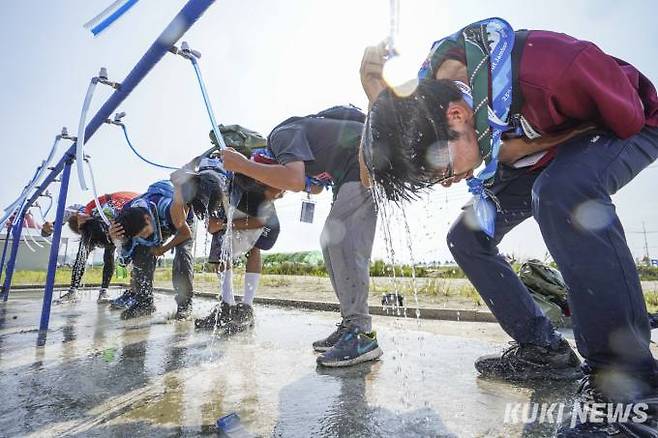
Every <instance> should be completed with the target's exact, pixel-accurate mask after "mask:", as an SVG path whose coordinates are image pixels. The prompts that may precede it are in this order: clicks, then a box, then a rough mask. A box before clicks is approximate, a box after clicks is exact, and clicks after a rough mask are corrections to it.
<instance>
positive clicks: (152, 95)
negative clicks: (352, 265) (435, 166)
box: [0, 0, 658, 261]
mask: <svg viewBox="0 0 658 438" xmlns="http://www.w3.org/2000/svg"><path fill="white" fill-rule="evenodd" d="M110 3H111V0H58V1H57V2H44V1H41V0H22V1H20V2H16V1H14V2H10V1H7V0H5V1H4V2H3V5H2V14H0V40H2V41H4V43H5V45H4V56H2V57H1V58H0V98H1V101H2V105H0V132H1V133H2V134H1V136H2V137H1V139H0V151H2V160H1V161H0V169H1V172H2V173H1V174H2V176H3V183H2V184H0V205H2V206H6V205H7V204H9V203H10V202H11V201H13V199H14V198H15V197H16V196H17V195H18V193H19V191H20V189H21V188H22V187H23V185H24V184H25V183H26V182H27V180H28V179H29V178H30V176H31V175H32V173H33V172H34V169H35V168H36V166H37V165H38V164H39V163H40V162H41V160H43V159H44V158H45V156H46V155H47V153H48V152H49V150H50V146H51V144H52V141H53V137H54V136H55V135H56V134H57V133H58V132H59V130H60V129H61V127H62V126H67V127H68V129H69V131H70V132H72V133H75V131H76V130H77V123H78V119H79V117H80V110H81V107H82V102H83V99H84V95H85V92H86V89H87V85H88V83H89V79H90V78H91V77H92V76H93V75H95V74H96V73H97V72H98V70H99V68H100V67H102V66H103V67H107V69H108V72H109V75H110V79H112V80H115V81H119V82H120V81H121V80H122V79H123V77H125V75H126V74H127V73H128V71H130V69H131V68H132V66H133V65H134V64H135V63H136V62H137V60H138V59H139V58H140V57H141V56H142V54H143V53H144V52H145V50H146V49H147V48H148V46H149V45H150V44H151V43H152V42H153V41H154V40H155V38H156V37H157V36H158V35H159V33H160V32H161V31H162V29H164V27H165V26H166V25H167V24H168V23H169V21H170V20H171V19H172V18H173V16H174V15H175V14H176V13H177V12H178V11H179V10H180V8H181V7H182V6H183V5H184V4H185V1H184V0H157V1H156V0H141V1H140V2H139V3H138V4H137V5H136V6H135V7H134V8H133V9H132V10H131V11H130V12H129V13H128V14H126V15H125V16H124V17H123V18H122V19H121V20H120V21H119V22H117V23H115V25H114V26H113V27H111V28H110V29H108V30H107V31H106V32H104V33H103V34H101V35H100V36H99V37H96V38H94V37H92V35H91V33H90V32H89V31H87V30H86V29H84V28H83V27H82V25H83V23H85V22H86V21H87V20H89V19H90V18H92V17H93V16H95V15H96V14H97V13H99V12H100V11H101V10H103V9H104V8H105V7H106V6H107V5H109V4H110ZM653 11H655V5H654V2H653V1H651V0H646V1H641V0H629V1H626V2H613V1H609V0H580V1H579V0H576V1H573V0H571V1H564V0H558V1H551V2H546V1H530V0H528V1H518V0H517V1H507V0H499V1H496V2H485V1H482V0H479V1H477V0H463V1H459V2H452V3H450V2H447V1H443V0H431V1H430V0H400V17H399V23H400V24H399V35H398V40H397V41H398V47H399V51H400V53H401V55H400V57H399V58H398V59H397V60H396V63H397V66H396V68H395V69H393V68H391V70H390V71H391V72H394V73H395V74H394V73H391V76H395V77H400V78H406V77H413V76H414V74H415V72H416V70H417V68H418V66H419V65H420V63H421V62H422V60H423V59H424V57H425V55H426V53H427V51H428V50H429V47H430V46H431V43H432V42H433V41H434V40H436V39H439V38H441V37H443V36H445V35H448V34H451V33H453V32H455V31H456V30H458V29H459V28H461V27H463V26H464V25H466V24H468V23H471V22H474V21H477V20H480V19H482V18H486V17H491V16H501V17H503V18H505V19H506V20H507V21H509V22H510V24H511V25H512V26H513V27H514V28H515V29H522V28H527V29H546V30H553V31H559V32H564V33H567V34H570V35H572V36H574V37H577V38H581V39H585V40H590V41H593V42H595V43H596V44H597V45H599V47H601V48H602V49H603V50H604V51H606V52H608V53H610V54H612V55H614V56H616V57H619V58H622V59H625V60H626V61H628V62H631V63H632V64H634V65H635V66H636V67H638V68H639V69H640V70H641V71H642V72H643V73H644V74H645V75H646V76H648V77H649V78H650V79H652V80H653V81H658V57H656V44H657V43H656V42H657V41H658V27H656V26H655V23H654V19H653V17H654V15H655V14H654V13H653ZM388 27H389V2H388V1H386V0H333V1H319V0H218V1H217V2H216V3H215V4H214V5H213V6H211V8H210V9H209V10H208V11H207V12H206V14H205V15H204V16H203V17H202V18H201V19H200V20H199V21H198V23H197V24H196V25H195V26H194V27H193V28H192V29H191V30H190V31H189V32H188V33H187V34H186V35H185V37H184V38H183V40H185V41H188V42H189V43H190V46H191V47H193V48H195V49H197V50H199V51H200V52H201V53H202V55H203V56H202V58H201V61H200V65H201V68H202V71H203V75H204V77H205V79H206V83H207V87H208V92H209V95H210V98H211V100H212V102H213V106H214V110H215V113H216V116H217V119H218V122H219V123H224V124H232V123H239V124H241V125H243V126H246V127H248V128H250V129H254V130H257V131H259V132H261V133H263V134H264V135H266V134H267V133H268V132H269V131H270V129H271V128H272V127H274V126H275V125H276V124H277V123H278V122H280V121H282V120H283V119H285V118H287V117H289V116H293V115H304V114H309V113H313V112H317V111H319V110H322V109H324V108H326V107H329V106H332V105H336V104H345V103H353V104H355V105H357V106H360V107H361V108H364V107H366V98H365V95H364V94H363V91H362V89H361V84H360V80H359V75H358V70H359V65H360V61H361V56H362V54H363V50H364V48H365V47H366V46H368V45H373V44H376V43H378V42H379V41H381V40H382V39H384V38H385V37H386V36H387V35H388V32H389V30H388ZM110 93H111V90H110V89H109V88H107V87H100V88H99V89H98V91H97V92H96V95H95V97H94V101H93V103H92V107H91V111H90V113H89V114H90V118H91V115H93V114H94V113H95V111H96V109H97V108H99V107H100V106H101V105H102V103H103V102H104V101H105V100H106V99H107V97H108V96H109V95H110ZM119 110H120V111H125V112H127V114H128V115H127V116H126V118H125V122H126V124H127V127H128V130H129V132H130V135H131V137H132V141H133V143H134V144H135V146H136V147H137V148H138V150H140V152H141V153H142V154H143V155H145V156H146V157H148V158H150V159H152V160H155V161H157V162H160V163H163V164H169V165H181V164H182V163H184V162H186V161H188V160H189V159H190V158H192V157H193V156H195V155H196V154H198V153H199V152H201V151H203V150H205V149H206V148H207V147H209V143H208V131H209V129H210V124H209V122H208V119H207V115H206V113H205V109H204V107H203V101H202V99H201V95H200V92H199V89H198V85H197V83H196V80H195V78H194V73H193V70H192V67H191V65H190V64H189V62H187V61H185V60H183V59H182V58H180V57H176V56H173V55H167V56H165V58H164V59H163V60H162V61H161V62H160V63H159V64H158V65H157V66H156V67H155V68H154V69H153V71H152V72H151V73H150V74H149V75H148V77H147V78H146V79H145V80H144V81H143V82H142V83H141V84H140V85H139V86H138V87H137V88H136V89H135V90H134V92H133V93H132V94H131V95H130V96H129V97H128V99H127V100H126V101H125V102H124V103H123V105H122V106H121V107H120V108H119ZM62 149H63V148H62ZM60 153H61V152H60ZM86 153H88V154H89V155H91V157H92V158H91V162H92V165H93V168H94V175H95V178H96V184H97V186H98V188H99V192H101V193H107V192H113V191H119V190H133V191H136V192H143V191H144V190H145V189H146V187H147V186H148V185H149V184H150V183H151V182H154V181H157V180H159V179H164V178H167V176H168V175H167V173H166V171H162V170H160V169H157V168H154V167H151V166H149V165H147V164H146V163H143V162H142V161H140V160H139V159H138V158H137V157H136V156H135V155H133V154H132V152H130V150H129V149H128V146H127V145H126V144H125V142H124V140H123V137H122V135H121V131H120V129H119V128H117V127H112V126H103V127H101V129H100V130H99V131H98V132H97V134H96V135H95V136H94V137H93V138H92V139H91V140H90V141H89V143H88V144H87V145H86ZM656 183H658V166H657V167H655V168H648V169H646V170H645V171H644V172H643V173H641V174H640V175H639V176H638V177H637V178H635V180H634V181H632V182H631V183H629V184H628V185H627V186H626V187H625V188H624V189H622V190H621V191H620V192H619V193H618V194H616V195H615V196H614V198H613V199H614V201H615V203H616V205H617V212H618V214H619V216H620V217H621V220H622V223H623V224H624V226H625V228H626V230H627V237H628V241H629V246H630V248H631V250H632V252H633V254H634V255H635V256H636V257H640V256H642V255H643V254H644V237H643V234H641V233H639V231H641V230H642V227H643V224H645V226H646V230H647V231H649V233H648V234H647V238H648V246H649V251H650V253H652V254H655V256H656V258H658V209H657V208H656V204H655V201H654V200H655V197H654V196H652V195H651V192H652V188H653V187H655V186H656ZM58 189H59V187H58V185H53V186H52V189H51V190H53V191H54V192H55V193H56V192H57V190H58ZM91 197H92V194H91V192H82V191H81V190H80V186H79V184H78V181H77V177H76V176H75V172H74V173H72V176H71V189H70V192H69V197H68V200H69V203H72V202H80V203H86V202H87V201H88V200H90V199H91ZM302 198H303V195H300V194H288V195H286V197H285V198H284V199H282V200H280V201H278V202H277V210H278V212H279V215H280V218H281V223H282V232H281V235H280V237H279V241H278V242H277V244H276V245H275V247H274V248H273V251H275V252H288V251H301V250H318V249H319V235H320V231H321V228H322V223H323V221H324V217H325V216H326V215H327V213H328V211H329V209H330V204H331V196H330V194H329V193H325V194H323V195H320V196H315V197H314V201H315V202H316V203H317V206H316V215H315V220H314V223H313V224H304V223H300V222H299V213H300V208H301V199H302ZM467 200H468V194H467V192H466V189H465V185H464V183H462V184H460V185H458V186H453V187H451V188H450V189H445V188H442V187H438V188H436V189H435V190H434V191H432V192H431V193H430V194H429V195H427V196H424V197H423V199H421V200H420V201H418V202H415V203H413V204H410V205H407V206H405V208H404V209H403V210H398V211H397V217H396V218H393V220H391V221H389V223H387V224H382V223H381V221H380V224H379V227H380V228H381V227H382V226H389V227H390V228H391V234H392V236H393V239H394V241H395V242H394V247H395V248H396V258H397V259H398V260H404V261H408V260H411V259H412V258H413V259H414V260H415V261H446V260H451V259H452V257H451V256H450V253H449V251H448V248H447V245H446V243H445V235H446V233H447V231H448V228H449V225H450V223H451V222H452V221H453V220H454V218H455V217H456V216H457V214H458V213H459V210H460V208H461V206H462V205H463V204H464V203H465V202H466V201H467ZM402 212H404V214H405V216H406V219H407V224H408V227H405V225H404V217H402ZM407 228H408V230H409V232H408V233H407V232H406V231H405V230H406V229H407ZM382 236H383V234H382V231H381V229H380V230H378V234H377V237H376V240H375V246H374V250H373V257H374V258H386V257H387V251H386V249H385V244H384V240H383V237H382ZM207 247H209V241H206V239H205V238H204V237H203V236H202V235H199V238H198V241H197V255H202V254H203V253H204V251H207ZM500 247H501V251H503V252H506V253H509V254H514V255H515V256H517V257H519V258H527V257H539V258H544V256H545V254H546V247H545V245H544V244H543V241H542V238H541V234H540V232H539V229H538V227H537V225H536V223H535V222H534V220H532V219H529V220H527V221H526V222H524V223H523V224H522V225H520V226H519V227H517V228H516V229H515V230H513V231H512V232H511V233H510V234H509V235H508V236H506V238H505V240H504V241H503V242H502V244H501V246H500ZM409 248H411V251H409Z"/></svg>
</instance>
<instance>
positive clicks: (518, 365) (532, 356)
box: [475, 339, 583, 381]
mask: <svg viewBox="0 0 658 438" xmlns="http://www.w3.org/2000/svg"><path fill="white" fill-rule="evenodd" d="M510 344H511V346H510V347H509V348H508V349H506V350H505V351H503V352H502V353H501V354H491V355H486V356H482V357H480V358H478V359H477V360H476V361H475V369H476V370H477V371H478V372H479V373H480V375H481V376H482V377H492V378H495V379H502V380H510V381H522V380H534V379H539V380H577V379H579V378H581V377H582V376H583V372H582V370H581V369H580V359H578V356H576V353H575V352H574V351H573V350H572V349H571V346H570V345H569V342H567V341H566V339H562V340H560V343H559V344H558V346H557V347H555V348H548V347H539V346H537V345H532V344H525V345H522V344H518V343H516V342H511V343H510Z"/></svg>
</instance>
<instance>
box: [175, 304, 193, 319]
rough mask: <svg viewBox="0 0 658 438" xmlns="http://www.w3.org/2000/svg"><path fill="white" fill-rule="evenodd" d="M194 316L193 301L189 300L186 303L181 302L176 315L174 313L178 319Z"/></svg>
mask: <svg viewBox="0 0 658 438" xmlns="http://www.w3.org/2000/svg"><path fill="white" fill-rule="evenodd" d="M191 316H192V301H191V300H190V301H188V302H187V303H186V304H179V305H178V308H177V309H176V315H174V318H175V319H177V320H178V321H184V320H186V319H190V317H191Z"/></svg>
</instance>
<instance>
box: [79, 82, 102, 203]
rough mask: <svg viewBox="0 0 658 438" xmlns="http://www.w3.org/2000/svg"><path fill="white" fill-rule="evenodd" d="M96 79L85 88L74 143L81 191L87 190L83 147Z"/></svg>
mask: <svg viewBox="0 0 658 438" xmlns="http://www.w3.org/2000/svg"><path fill="white" fill-rule="evenodd" d="M97 82H98V81H97V80H96V78H95V77H94V78H92V79H91V81H90V82H89V87H88V88H87V94H86V95H85V101H84V102H83V104H82V111H81V112H80V123H79V124H78V138H77V140H76V142H75V161H76V167H77V169H78V181H80V188H81V189H82V190H83V191H85V192H86V191H87V190H89V188H88V187H87V182H86V181H85V168H84V164H83V162H84V146H85V128H86V124H87V113H88V112H89V106H90V105H91V99H92V97H94V90H95V89H96V83H97Z"/></svg>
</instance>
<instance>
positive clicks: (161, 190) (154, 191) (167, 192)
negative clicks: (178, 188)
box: [146, 179, 174, 198]
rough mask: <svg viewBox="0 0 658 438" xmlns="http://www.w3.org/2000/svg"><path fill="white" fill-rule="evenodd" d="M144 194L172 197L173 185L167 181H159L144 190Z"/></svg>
mask: <svg viewBox="0 0 658 438" xmlns="http://www.w3.org/2000/svg"><path fill="white" fill-rule="evenodd" d="M146 194H148V195H162V196H164V197H166V198H173V197H174V184H173V183H172V182H171V181H170V180H168V179H163V180H161V181H156V182H154V183H153V184H151V185H150V186H149V187H148V189H146Z"/></svg>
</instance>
